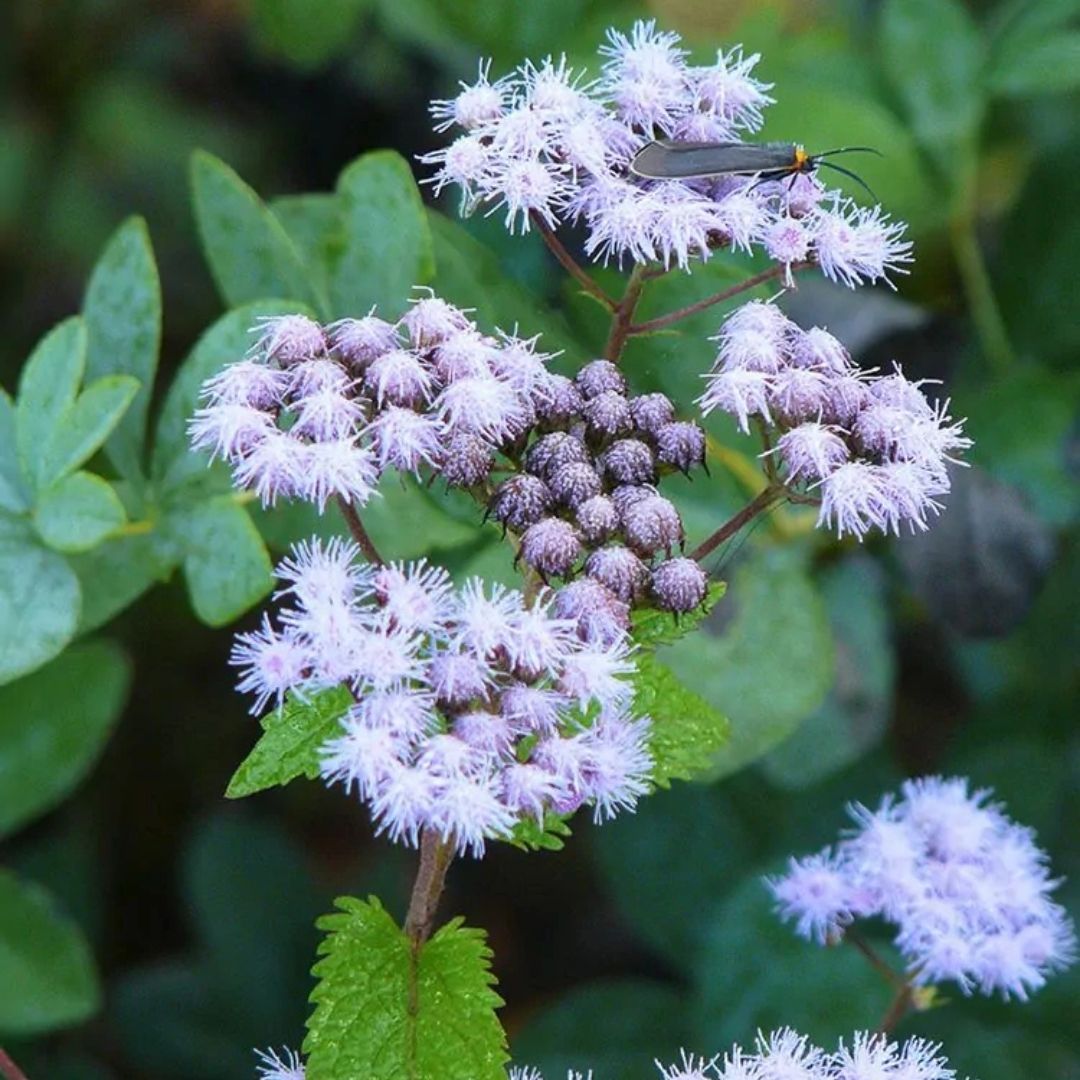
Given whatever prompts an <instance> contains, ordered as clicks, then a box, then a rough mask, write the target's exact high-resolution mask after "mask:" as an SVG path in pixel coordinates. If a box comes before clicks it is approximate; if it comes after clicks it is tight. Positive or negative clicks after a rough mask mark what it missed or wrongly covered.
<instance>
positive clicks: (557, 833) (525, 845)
mask: <svg viewBox="0 0 1080 1080" xmlns="http://www.w3.org/2000/svg"><path fill="white" fill-rule="evenodd" d="M569 835H570V826H569V825H568V824H567V822H566V816H565V815H563V814H553V813H551V812H550V811H549V812H547V813H545V814H544V822H543V824H542V825H541V824H538V823H537V821H536V818H531V817H527V818H522V820H521V821H519V822H518V823H517V824H516V825H515V826H514V831H513V833H512V834H511V836H510V843H511V844H513V845H514V847H517V848H521V850H522V851H562V849H563V848H564V847H565V846H566V844H565V843H564V842H563V840H564V837H567V836H569Z"/></svg>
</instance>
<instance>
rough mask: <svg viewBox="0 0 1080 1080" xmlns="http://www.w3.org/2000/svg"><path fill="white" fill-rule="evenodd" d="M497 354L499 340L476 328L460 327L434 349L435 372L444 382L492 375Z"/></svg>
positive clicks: (432, 351) (432, 356)
mask: <svg viewBox="0 0 1080 1080" xmlns="http://www.w3.org/2000/svg"><path fill="white" fill-rule="evenodd" d="M497 355H498V344H497V342H496V341H495V340H494V339H493V338H489V337H485V336H484V335H483V334H481V333H479V332H478V331H477V330H475V329H473V328H470V329H468V330H456V331H455V332H454V333H452V334H450V335H449V336H448V337H445V338H443V340H442V341H440V342H439V344H438V345H436V346H435V347H434V348H433V349H432V350H431V360H432V365H433V367H434V369H435V375H436V376H437V378H438V379H439V381H440V382H443V383H450V382H454V380H455V379H466V378H482V377H484V376H486V375H490V374H491V373H492V368H491V365H492V361H493V360H494V359H495V357H496V356H497Z"/></svg>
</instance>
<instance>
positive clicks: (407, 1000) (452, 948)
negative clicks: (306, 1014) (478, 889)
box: [304, 897, 508, 1080]
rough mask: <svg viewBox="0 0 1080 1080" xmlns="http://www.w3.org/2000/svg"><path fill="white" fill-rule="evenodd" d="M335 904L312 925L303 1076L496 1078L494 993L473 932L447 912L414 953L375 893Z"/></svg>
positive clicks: (480, 939)
mask: <svg viewBox="0 0 1080 1080" xmlns="http://www.w3.org/2000/svg"><path fill="white" fill-rule="evenodd" d="M337 906H338V908H339V909H340V912H338V913H335V914H333V915H327V916H324V917H323V918H322V919H320V920H319V922H318V926H319V928H320V929H322V930H325V931H326V932H327V937H326V939H325V940H324V941H323V943H322V945H321V946H320V948H319V953H320V956H321V959H320V960H319V962H318V963H317V964H316V965H315V967H314V969H313V974H314V975H315V976H316V978H317V979H318V980H319V981H318V985H317V986H316V987H315V989H314V991H312V994H311V1001H312V1003H313V1004H314V1005H315V1010H314V1012H313V1013H312V1015H311V1018H310V1019H309V1021H308V1034H307V1038H306V1039H305V1040H304V1051H305V1053H306V1054H307V1077H308V1080H354V1078H356V1077H361V1076H365V1077H366V1076H372V1077H374V1076H393V1077H400V1078H401V1080H505V1075H506V1074H505V1070H504V1065H505V1062H506V1061H507V1057H508V1055H507V1053H506V1036H505V1035H504V1033H503V1030H502V1027H501V1025H500V1024H499V1020H498V1018H497V1016H496V1015H495V1010H496V1009H498V1008H499V1006H501V1005H502V1000H501V999H500V998H499V996H498V995H497V994H496V993H495V991H494V990H493V989H492V986H493V985H494V983H495V977H494V976H493V975H492V973H491V967H490V961H491V951H490V950H489V949H488V947H487V945H486V944H485V941H484V935H483V933H482V931H479V930H473V929H470V928H466V927H464V926H462V923H461V920H460V919H454V920H452V921H451V922H449V923H447V924H446V925H445V926H443V927H442V928H441V929H440V930H439V931H438V932H437V933H436V934H435V935H434V936H433V937H432V938H431V939H430V940H428V941H427V942H425V943H424V945H423V946H422V947H421V948H420V950H419V952H418V953H414V952H413V948H412V943H411V942H410V940H409V939H408V938H407V937H406V936H405V934H404V933H402V931H401V930H400V929H398V927H397V925H396V924H395V923H394V921H393V920H392V919H391V918H390V916H389V915H388V914H387V913H386V911H384V910H383V908H382V906H381V905H380V904H379V902H378V900H376V899H374V898H371V899H369V900H368V901H367V903H364V902H363V901H360V900H357V899H354V898H352V897H345V898H342V899H339V900H338V901H337ZM358 1003H362V1007H358Z"/></svg>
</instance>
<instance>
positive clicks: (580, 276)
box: [529, 210, 619, 311]
mask: <svg viewBox="0 0 1080 1080" xmlns="http://www.w3.org/2000/svg"><path fill="white" fill-rule="evenodd" d="M529 217H530V218H531V219H532V223H533V224H534V225H535V226H536V231H537V232H538V233H539V234H540V235H541V236H542V237H543V238H544V243H545V244H547V246H548V248H549V250H550V251H551V254H552V255H554V256H555V258H556V259H558V260H559V265H560V266H562V268H563V269H564V270H565V271H566V272H567V273H568V274H569V275H570V276H571V277H572V278H573V279H574V280H575V281H576V282H577V283H578V284H579V285H580V286H581V287H582V288H583V289H584V290H585V291H586V292H587V293H588V294H589V295H590V296H593V297H595V298H596V299H597V300H599V301H600V303H601V304H603V305H604V307H606V308H607V309H608V311H615V310H616V309H617V308H618V306H619V304H618V301H617V300H614V299H612V297H610V296H608V294H607V293H606V292H605V291H604V289H602V288H601V287H600V285H598V284H597V283H596V282H595V281H593V279H592V278H591V277H589V275H588V274H587V273H586V272H585V271H584V270H583V269H582V267H581V265H580V264H579V263H578V261H577V260H576V259H575V258H574V256H573V255H571V254H570V252H569V251H567V250H566V248H565V247H564V246H563V242H562V241H561V240H560V239H559V238H558V237H557V236H556V235H555V231H554V229H552V228H551V226H550V225H548V223H547V222H546V221H544V219H543V218H542V217H541V216H540V215H539V214H538V213H536V211H535V210H534V211H532V213H531V214H530V215H529Z"/></svg>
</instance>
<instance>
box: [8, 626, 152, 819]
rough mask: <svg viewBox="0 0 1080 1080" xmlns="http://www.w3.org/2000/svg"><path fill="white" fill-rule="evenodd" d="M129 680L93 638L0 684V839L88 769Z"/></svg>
mask: <svg viewBox="0 0 1080 1080" xmlns="http://www.w3.org/2000/svg"><path fill="white" fill-rule="evenodd" d="M130 677H131V672H130V668H129V665H128V663H127V660H126V658H125V656H124V654H123V653H122V652H121V651H120V649H119V648H117V647H116V646H115V645H112V644H111V643H109V642H104V641H95V642H87V643H84V644H80V645H76V646H74V647H72V648H71V649H69V650H68V651H67V652H65V653H64V655H63V656H60V657H58V658H57V659H56V660H54V661H53V662H52V663H51V664H49V665H47V666H46V667H44V668H41V669H40V670H39V671H35V672H34V673H33V674H32V675H27V676H26V677H25V678H23V679H18V680H17V681H16V682H12V683H8V684H7V685H6V686H3V687H0V791H3V793H4V799H3V801H2V802H0V837H3V836H4V835H7V834H9V833H11V832H14V830H15V829H17V828H19V827H20V826H22V825H24V824H25V823H26V822H28V821H31V820H33V819H34V818H35V817H39V816H40V815H41V814H43V813H45V812H46V811H47V810H50V809H52V807H54V806H56V805H57V804H58V803H59V802H60V801H61V800H62V799H63V798H64V796H65V795H67V794H68V792H69V791H71V790H72V788H74V787H75V785H76V784H78V783H79V782H80V781H81V780H82V779H83V777H84V776H86V774H87V773H88V772H89V771H90V770H91V768H93V766H94V764H95V762H96V761H97V759H98V757H99V756H100V754H101V751H102V749H103V748H104V745H105V741H106V740H107V739H108V737H109V734H110V732H111V731H112V728H113V725H114V724H115V723H116V721H117V719H118V718H119V716H120V711H121V709H122V708H123V705H124V700H125V698H126V696H127V690H128V685H129V683H130V681H131V678H130Z"/></svg>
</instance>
